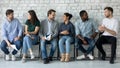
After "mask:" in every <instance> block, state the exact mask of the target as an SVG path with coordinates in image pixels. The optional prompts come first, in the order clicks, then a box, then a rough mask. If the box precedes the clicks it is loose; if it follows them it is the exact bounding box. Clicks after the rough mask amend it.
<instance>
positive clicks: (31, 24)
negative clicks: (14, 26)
mask: <svg viewBox="0 0 120 68" xmlns="http://www.w3.org/2000/svg"><path fill="white" fill-rule="evenodd" d="M39 29H40V21H39V20H38V18H37V16H36V13H35V11H34V10H29V11H28V20H27V21H26V23H25V30H24V31H25V32H24V34H25V37H24V39H23V51H22V52H23V57H22V62H25V61H26V54H27V51H29V52H30V56H31V59H34V58H35V56H34V54H33V51H32V45H35V44H37V42H38V33H39Z"/></svg>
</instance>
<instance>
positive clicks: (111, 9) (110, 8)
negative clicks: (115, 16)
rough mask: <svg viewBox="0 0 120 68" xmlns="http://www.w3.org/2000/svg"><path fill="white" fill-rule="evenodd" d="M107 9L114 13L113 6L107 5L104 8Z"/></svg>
mask: <svg viewBox="0 0 120 68" xmlns="http://www.w3.org/2000/svg"><path fill="white" fill-rule="evenodd" d="M106 9H107V10H109V11H111V12H112V13H113V8H112V7H105V8H104V10H106Z"/></svg>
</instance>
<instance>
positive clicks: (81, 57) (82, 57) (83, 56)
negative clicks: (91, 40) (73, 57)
mask: <svg viewBox="0 0 120 68" xmlns="http://www.w3.org/2000/svg"><path fill="white" fill-rule="evenodd" d="M84 58H85V55H81V56H78V57H77V59H84Z"/></svg>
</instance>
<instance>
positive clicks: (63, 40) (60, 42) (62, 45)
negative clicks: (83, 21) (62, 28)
mask: <svg viewBox="0 0 120 68" xmlns="http://www.w3.org/2000/svg"><path fill="white" fill-rule="evenodd" d="M65 40H66V39H65V38H64V37H61V39H60V40H59V49H60V53H61V54H64V53H65V49H64V43H65Z"/></svg>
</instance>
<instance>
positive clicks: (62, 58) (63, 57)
mask: <svg viewBox="0 0 120 68" xmlns="http://www.w3.org/2000/svg"><path fill="white" fill-rule="evenodd" d="M60 61H61V62H64V61H65V54H61V59H60Z"/></svg>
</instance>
